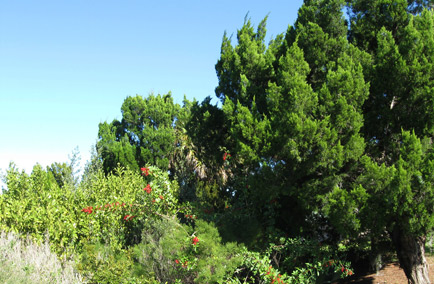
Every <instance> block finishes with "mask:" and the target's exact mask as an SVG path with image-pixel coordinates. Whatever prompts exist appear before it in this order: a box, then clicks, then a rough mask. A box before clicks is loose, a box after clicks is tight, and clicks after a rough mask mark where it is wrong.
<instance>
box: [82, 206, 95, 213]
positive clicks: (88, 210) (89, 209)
mask: <svg viewBox="0 0 434 284" xmlns="http://www.w3.org/2000/svg"><path fill="white" fill-rule="evenodd" d="M92 209H93V207H92V206H88V207H86V208H83V209H81V211H82V212H85V213H87V214H91V213H92Z"/></svg>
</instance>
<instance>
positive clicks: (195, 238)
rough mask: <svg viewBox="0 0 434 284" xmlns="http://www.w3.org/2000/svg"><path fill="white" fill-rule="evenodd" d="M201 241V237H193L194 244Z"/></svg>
mask: <svg viewBox="0 0 434 284" xmlns="http://www.w3.org/2000/svg"><path fill="white" fill-rule="evenodd" d="M198 242H199V238H198V237H194V238H193V242H192V243H193V245H197V243H198Z"/></svg>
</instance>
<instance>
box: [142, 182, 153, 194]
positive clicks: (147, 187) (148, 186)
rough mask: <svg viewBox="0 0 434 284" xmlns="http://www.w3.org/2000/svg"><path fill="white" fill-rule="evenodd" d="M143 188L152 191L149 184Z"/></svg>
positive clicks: (148, 191)
mask: <svg viewBox="0 0 434 284" xmlns="http://www.w3.org/2000/svg"><path fill="white" fill-rule="evenodd" d="M143 190H144V191H146V192H147V193H151V191H152V189H151V186H150V185H149V184H148V185H147V186H146V187H145V188H144V189H143Z"/></svg>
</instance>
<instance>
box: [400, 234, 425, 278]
mask: <svg viewBox="0 0 434 284" xmlns="http://www.w3.org/2000/svg"><path fill="white" fill-rule="evenodd" d="M392 240H393V243H394V245H395V248H396V252H397V254H398V259H399V264H400V265H401V267H402V269H403V270H404V272H405V275H406V276H407V279H408V283H409V284H429V283H431V282H430V280H429V277H428V263H427V261H426V258H425V240H426V237H425V236H419V237H416V236H412V235H410V234H407V233H405V232H403V231H402V230H400V229H395V230H394V231H393V232H392Z"/></svg>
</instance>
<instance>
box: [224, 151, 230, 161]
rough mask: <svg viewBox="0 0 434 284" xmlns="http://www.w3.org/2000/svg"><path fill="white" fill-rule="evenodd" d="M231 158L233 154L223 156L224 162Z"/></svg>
mask: <svg viewBox="0 0 434 284" xmlns="http://www.w3.org/2000/svg"><path fill="white" fill-rule="evenodd" d="M229 157H231V154H229V153H225V154H224V155H223V161H226V159H227V158H229Z"/></svg>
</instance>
